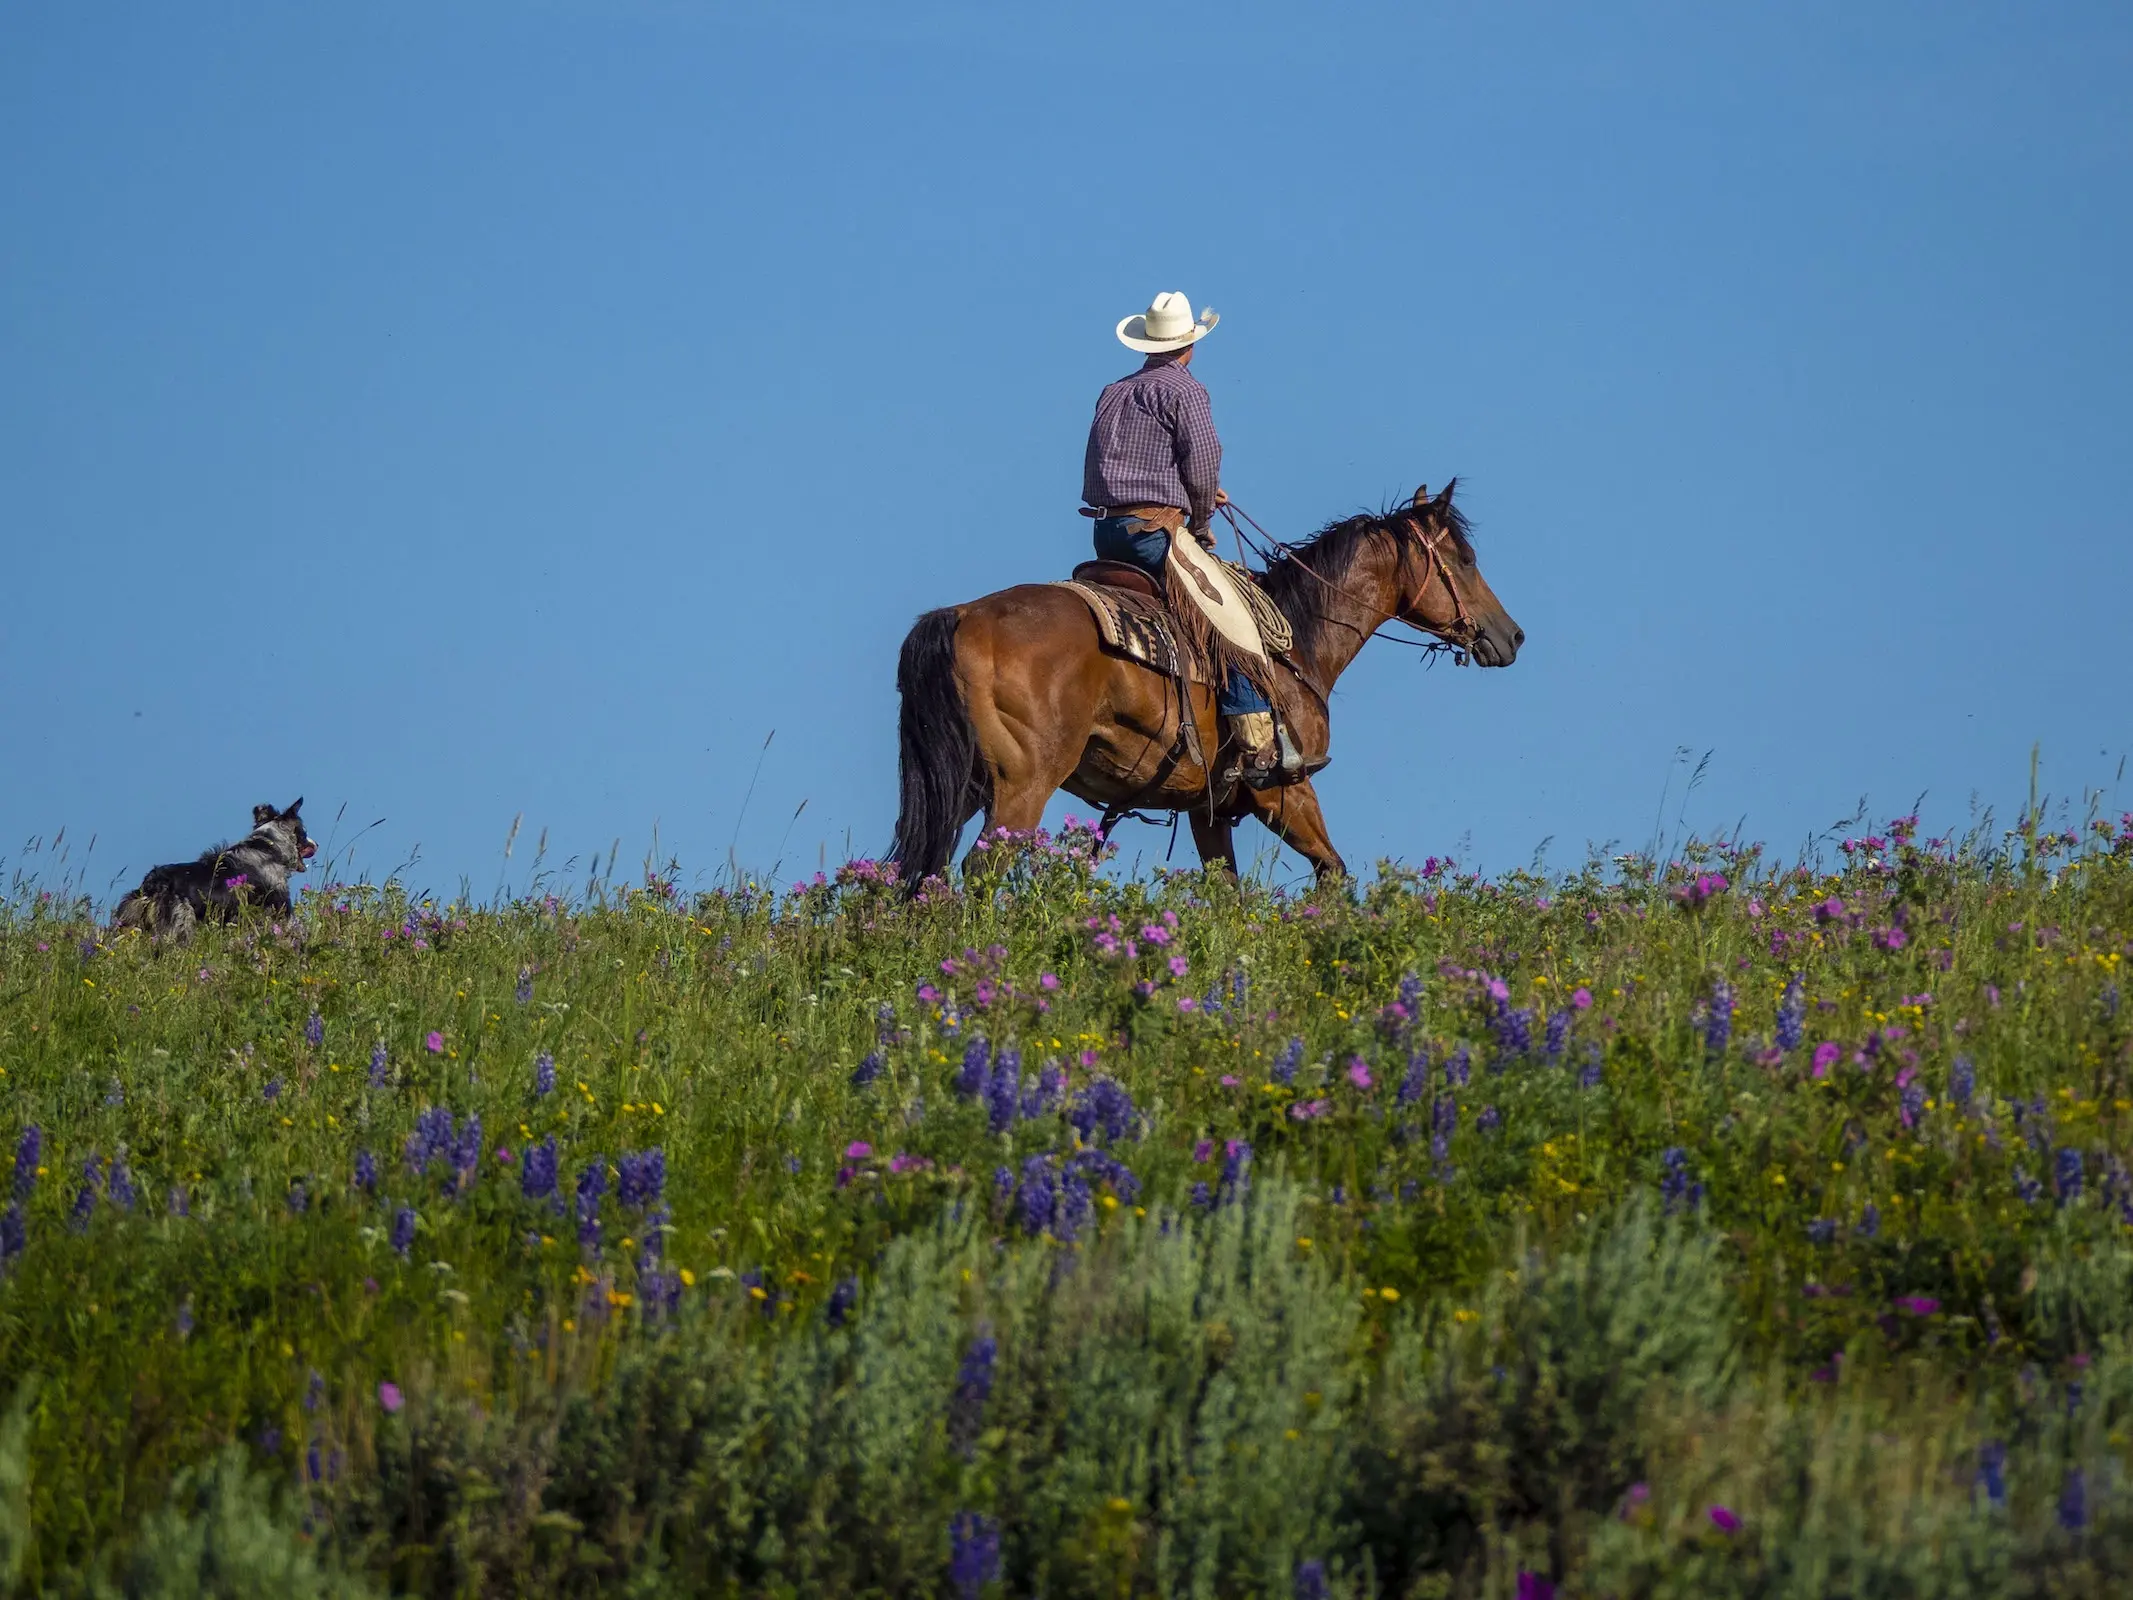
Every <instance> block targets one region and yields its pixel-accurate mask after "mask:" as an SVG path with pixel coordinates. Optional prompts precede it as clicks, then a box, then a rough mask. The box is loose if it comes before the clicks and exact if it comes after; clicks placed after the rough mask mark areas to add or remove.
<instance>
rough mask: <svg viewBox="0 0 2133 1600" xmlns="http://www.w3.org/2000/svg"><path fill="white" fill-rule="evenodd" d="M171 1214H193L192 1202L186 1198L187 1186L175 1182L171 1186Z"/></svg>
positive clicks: (187, 1215) (178, 1215)
mask: <svg viewBox="0 0 2133 1600" xmlns="http://www.w3.org/2000/svg"><path fill="white" fill-rule="evenodd" d="M169 1209H170V1214H171V1215H172V1216H174V1217H189V1216H191V1215H192V1214H193V1206H192V1202H191V1201H190V1200H188V1199H186V1198H185V1186H184V1185H183V1184H179V1183H174V1184H172V1185H171V1186H170V1207H169Z"/></svg>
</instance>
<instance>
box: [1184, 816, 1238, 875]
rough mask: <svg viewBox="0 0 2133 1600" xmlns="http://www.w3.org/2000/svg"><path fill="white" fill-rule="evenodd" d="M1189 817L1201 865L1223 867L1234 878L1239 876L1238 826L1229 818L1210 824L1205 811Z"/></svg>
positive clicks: (1193, 840) (1194, 846)
mask: <svg viewBox="0 0 2133 1600" xmlns="http://www.w3.org/2000/svg"><path fill="white" fill-rule="evenodd" d="M1189 815H1190V817H1191V819H1192V843H1193V848H1194V849H1196V850H1198V851H1199V852H1200V865H1201V866H1203V867H1214V866H1219V867H1222V868H1224V869H1225V870H1226V871H1227V872H1228V873H1229V875H1230V876H1231V877H1232V878H1234V877H1235V876H1236V875H1237V839H1236V834H1237V828H1236V824H1235V823H1233V822H1231V821H1230V820H1229V819H1228V818H1227V817H1225V818H1223V819H1221V820H1220V821H1218V822H1210V821H1208V820H1207V813H1206V812H1205V811H1204V810H1195V811H1192V812H1191V813H1189Z"/></svg>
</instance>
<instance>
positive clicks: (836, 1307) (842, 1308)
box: [823, 1278, 859, 1328]
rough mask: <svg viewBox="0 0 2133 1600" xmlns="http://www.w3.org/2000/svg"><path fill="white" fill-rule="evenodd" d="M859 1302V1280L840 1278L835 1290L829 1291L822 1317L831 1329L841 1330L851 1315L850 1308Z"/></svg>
mask: <svg viewBox="0 0 2133 1600" xmlns="http://www.w3.org/2000/svg"><path fill="white" fill-rule="evenodd" d="M858 1300H859V1280H858V1279H857V1278H840V1279H838V1280H837V1286H836V1288H834V1289H832V1290H830V1294H829V1302H828V1304H827V1305H825V1306H824V1307H823V1316H824V1318H825V1319H826V1320H827V1321H828V1323H829V1325H830V1326H831V1327H833V1328H841V1327H843V1326H844V1324H845V1322H846V1320H847V1319H849V1318H850V1316H851V1314H852V1307H853V1306H854V1305H856V1304H857V1303H858Z"/></svg>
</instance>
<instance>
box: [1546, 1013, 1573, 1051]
mask: <svg viewBox="0 0 2133 1600" xmlns="http://www.w3.org/2000/svg"><path fill="white" fill-rule="evenodd" d="M1569 1043H1570V1013H1569V1012H1568V1011H1565V1010H1562V1009H1561V1008H1558V1009H1556V1010H1554V1011H1551V1012H1549V1013H1548V1040H1547V1043H1546V1044H1544V1045H1543V1046H1542V1047H1541V1050H1542V1053H1543V1054H1544V1055H1546V1056H1547V1058H1548V1059H1549V1060H1550V1061H1560V1060H1562V1059H1563V1049H1564V1047H1565V1046H1566V1045H1568V1044H1569Z"/></svg>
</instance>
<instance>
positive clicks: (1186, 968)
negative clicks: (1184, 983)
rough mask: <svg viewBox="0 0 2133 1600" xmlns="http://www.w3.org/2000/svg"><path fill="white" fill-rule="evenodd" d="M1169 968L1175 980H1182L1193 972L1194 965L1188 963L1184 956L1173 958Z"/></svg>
mask: <svg viewBox="0 0 2133 1600" xmlns="http://www.w3.org/2000/svg"><path fill="white" fill-rule="evenodd" d="M1169 966H1170V975H1171V976H1172V977H1173V978H1182V977H1184V976H1185V974H1186V973H1188V972H1190V971H1191V970H1192V964H1191V963H1190V962H1188V961H1187V960H1186V959H1185V958H1184V957H1183V956H1172V957H1171V958H1170V962H1169Z"/></svg>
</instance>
